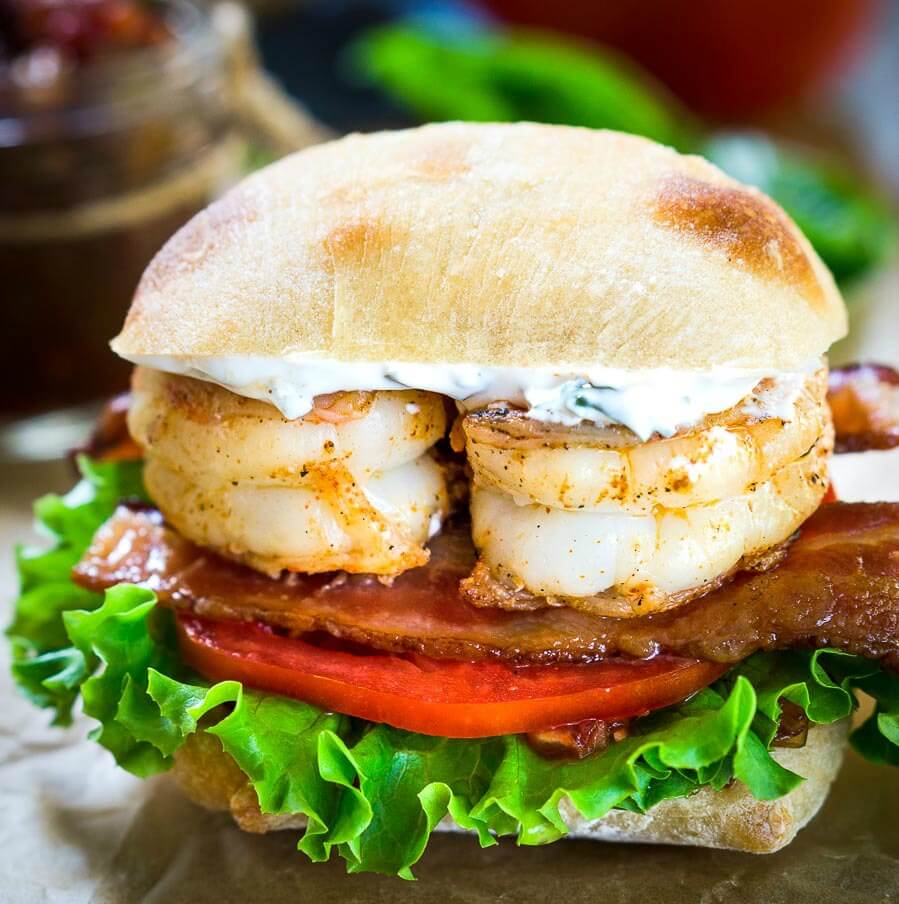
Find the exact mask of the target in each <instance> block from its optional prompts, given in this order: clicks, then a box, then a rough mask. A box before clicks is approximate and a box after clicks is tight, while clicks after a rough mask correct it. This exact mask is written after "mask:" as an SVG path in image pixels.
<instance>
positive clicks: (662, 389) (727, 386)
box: [130, 353, 819, 440]
mask: <svg viewBox="0 0 899 904" xmlns="http://www.w3.org/2000/svg"><path fill="white" fill-rule="evenodd" d="M130 360H131V361H132V362H133V363H134V364H140V365H143V366H145V367H151V368H154V369H156V370H162V371H165V372H167V373H174V374H182V375H184V376H188V377H194V378H196V379H199V380H206V381H208V382H211V383H216V384H218V385H219V386H222V387H224V388H225V389H228V390H230V391H231V392H234V393H236V394H237V395H242V396H247V397H249V398H252V399H260V400H262V401H266V402H271V403H272V404H273V405H275V406H276V407H277V408H278V409H279V410H280V411H281V413H282V414H283V415H284V417H286V418H291V419H292V418H298V417H302V416H303V415H304V414H306V413H307V412H309V411H310V410H311V409H312V400H313V399H314V398H315V396H317V395H324V394H326V393H331V392H351V391H355V390H385V389H421V390H426V391H428V392H436V393H440V394H441V395H445V396H449V397H450V398H452V399H455V400H456V401H457V402H459V403H460V404H461V406H462V407H463V408H467V409H472V408H480V407H483V406H484V405H487V404H489V403H490V402H498V401H502V402H511V403H513V404H518V405H524V406H527V407H528V414H529V415H530V416H531V417H533V418H535V419H536V420H541V421H548V422H552V423H559V424H563V425H566V426H573V425H575V424H578V423H580V422H581V421H585V420H588V421H593V422H595V423H598V424H609V423H617V424H623V425H624V426H626V427H628V428H630V429H631V430H633V432H634V433H636V434H637V436H639V437H640V438H641V439H643V440H646V439H648V438H649V437H650V436H652V435H653V434H654V433H658V434H660V435H662V436H671V435H673V434H674V433H676V432H677V430H678V428H681V427H686V426H690V425H692V424H695V423H698V422H699V421H701V420H702V419H703V418H704V417H705V416H706V415H708V414H715V413H717V412H719V411H726V410H727V409H728V408H732V407H733V406H734V405H736V404H737V403H738V402H740V401H741V400H742V399H746V398H747V397H748V396H750V393H752V390H753V388H754V387H755V386H756V385H757V384H758V383H759V381H761V380H762V379H764V378H766V377H775V378H777V379H778V380H779V381H783V382H784V388H785V393H772V394H770V395H771V396H772V398H771V400H770V401H771V402H772V403H774V402H775V397H776V404H774V405H772V408H776V409H784V408H785V407H786V406H785V402H786V401H787V398H786V397H787V396H790V395H793V394H794V393H796V392H798V391H799V389H800V388H801V385H802V379H803V378H804V377H805V375H806V374H805V372H802V373H796V374H781V373H774V372H771V371H762V370H745V369H738V368H718V369H716V370H714V371H685V370H675V369H671V368H656V369H647V370H622V369H618V368H608V367H588V368H583V367H570V368H569V367H566V366H564V365H560V366H559V367H534V368H528V367H479V366H477V365H473V364H411V363H403V362H397V361H387V362H383V363H374V362H366V361H350V362H346V361H335V360H334V359H331V358H323V357H318V356H316V355H310V354H306V353H293V354H285V355H283V356H281V357H277V358H270V357H254V356H231V357H203V358H178V357H166V356H134V357H130ZM817 366H819V365H818V363H817V362H816V363H815V364H814V365H812V367H813V368H815V367H817ZM765 395H766V394H764V393H762V394H759V395H758V396H753V397H752V399H750V400H749V401H750V403H751V404H752V405H753V414H756V416H759V415H761V414H763V413H767V405H766V399H765V397H764V396H765ZM793 397H795V395H793ZM769 416H772V417H777V416H778V414H777V412H776V411H771V412H770V413H769Z"/></svg>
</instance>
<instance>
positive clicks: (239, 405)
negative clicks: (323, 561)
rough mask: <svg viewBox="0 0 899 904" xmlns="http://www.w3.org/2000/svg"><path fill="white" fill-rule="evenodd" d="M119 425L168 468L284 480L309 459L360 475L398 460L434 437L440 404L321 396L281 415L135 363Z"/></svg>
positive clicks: (378, 395) (297, 475)
mask: <svg viewBox="0 0 899 904" xmlns="http://www.w3.org/2000/svg"><path fill="white" fill-rule="evenodd" d="M128 428H129V430H130V431H131V435H132V436H133V437H134V439H135V440H137V442H138V443H140V445H141V446H142V447H143V448H144V450H145V452H146V453H147V454H148V455H152V456H154V457H157V458H160V459H163V460H165V461H166V462H167V463H168V464H169V466H170V467H172V468H174V469H176V470H181V471H185V472H191V473H195V474H197V475H202V476H203V478H204V479H206V480H208V481H210V482H216V481H219V480H223V481H227V480H256V481H259V480H264V481H267V482H271V483H279V484H284V485H288V486H289V485H291V484H292V483H293V481H294V480H297V479H300V480H301V479H302V477H301V475H302V470H303V467H304V465H305V464H306V463H307V462H312V461H323V460H328V461H332V460H337V461H342V462H344V464H346V466H347V467H348V468H349V470H350V471H351V472H352V473H353V475H354V476H356V477H357V478H359V479H365V478H368V477H370V476H372V475H374V474H377V473H380V472H382V471H389V470H391V469H392V468H395V467H397V466H398V465H402V464H406V463H407V462H410V461H412V460H413V459H415V458H418V457H419V456H420V455H422V454H423V453H424V452H426V451H427V450H428V449H429V448H430V447H431V446H432V445H433V444H434V443H435V442H437V440H438V439H440V437H442V436H443V434H444V432H445V431H446V409H445V407H444V403H443V399H442V397H441V396H439V395H435V394H434V393H429V392H420V391H418V390H408V391H405V390H404V391H391V392H353V393H339V394H332V395H329V396H325V397H320V398H318V399H316V407H315V408H313V410H312V411H310V412H309V414H307V415H306V416H305V417H302V418H297V419H296V420H287V419H286V418H285V417H283V416H282V415H281V413H280V412H279V411H278V409H277V408H275V407H274V406H273V405H269V404H267V403H265V402H259V401H257V400H255V399H248V398H245V397H243V396H239V395H235V394H234V393H231V392H228V391H227V390H225V389H222V388H220V387H218V386H215V385H214V384H212V383H204V382H202V381H200V380H193V379H191V378H189V377H176V376H171V375H169V374H164V373H161V372H160V371H154V370H148V369H145V368H137V370H136V371H135V377H134V385H133V401H132V405H131V410H130V412H129V415H128Z"/></svg>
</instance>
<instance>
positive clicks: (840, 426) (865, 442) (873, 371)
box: [827, 364, 899, 452]
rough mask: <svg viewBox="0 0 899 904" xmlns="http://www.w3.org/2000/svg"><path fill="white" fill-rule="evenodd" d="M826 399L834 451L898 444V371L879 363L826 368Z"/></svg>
mask: <svg viewBox="0 0 899 904" xmlns="http://www.w3.org/2000/svg"><path fill="white" fill-rule="evenodd" d="M827 401H828V403H829V404H830V410H831V412H832V413H833V423H834V428H835V429H836V451H837V452H865V451H867V450H869V449H893V448H895V447H896V446H899V372H897V371H895V370H893V369H892V368H891V367H884V366H883V365H880V364H852V365H849V366H847V367H837V368H835V369H834V370H832V371H831V372H830V377H829V385H828V390H827Z"/></svg>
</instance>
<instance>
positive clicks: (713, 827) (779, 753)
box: [174, 720, 849, 854]
mask: <svg viewBox="0 0 899 904" xmlns="http://www.w3.org/2000/svg"><path fill="white" fill-rule="evenodd" d="M848 729H849V721H848V720H843V721H842V722H838V723H836V724H834V725H819V726H814V727H813V728H812V729H811V730H810V731H809V735H808V743H807V744H806V745H805V747H802V748H800V749H798V750H788V749H778V750H775V751H774V758H775V759H776V760H777V761H778V762H779V763H780V764H781V765H783V766H785V767H786V768H787V769H790V770H792V771H793V772H796V773H797V774H799V775H802V776H804V777H805V779H806V780H805V781H804V782H803V783H802V784H801V785H799V787H798V788H796V789H795V790H794V791H792V792H790V793H789V794H788V795H786V796H785V797H782V798H780V799H779V800H774V801H760V800H756V799H755V798H754V797H753V796H752V795H751V794H750V793H749V791H747V790H746V788H745V787H744V786H743V785H741V784H740V783H739V782H735V783H734V784H732V785H731V786H730V787H728V788H725V789H724V790H723V791H713V790H711V789H709V788H704V789H702V790H701V791H698V792H697V793H696V794H693V795H692V796H690V797H682V798H678V799H675V800H667V801H663V802H662V803H660V804H659V805H658V806H656V807H654V808H653V809H652V810H650V811H649V812H648V813H646V814H639V813H629V812H627V811H624V810H613V811H612V812H611V813H609V814H608V815H606V816H604V817H603V818H602V819H599V820H586V819H584V818H583V817H582V816H581V815H580V814H579V813H578V812H577V811H576V810H575V809H574V808H573V807H571V806H570V805H568V804H567V802H563V804H562V815H563V817H564V819H565V822H566V823H567V825H568V827H569V830H570V833H571V836H572V837H574V838H595V839H597V840H602V841H624V842H644V843H650V844H684V845H695V846H698V847H709V848H725V849H728V850H734V851H747V852H749V853H753V854H768V853H772V852H773V851H777V850H780V849H781V848H782V847H784V846H785V845H787V844H789V843H790V842H791V841H792V840H793V838H794V837H795V836H796V833H797V832H798V831H799V830H800V829H801V828H803V826H805V825H806V823H808V822H809V820H810V819H811V818H812V817H813V816H814V815H815V814H816V813H817V812H818V810H819V809H820V808H821V805H822V804H823V803H824V800H825V798H826V797H827V792H828V791H829V789H830V785H831V783H832V782H833V780H834V778H835V777H836V774H837V772H838V770H839V768H840V764H841V763H842V761H843V753H844V750H845V740H846V734H847V731H848ZM174 775H175V778H176V779H177V781H178V783H179V784H180V785H181V788H182V790H183V791H184V793H185V794H186V795H187V796H188V797H189V798H191V800H193V801H195V802H196V803H198V804H200V805H202V806H204V807H207V808H209V809H212V810H226V811H230V812H231V815H232V816H233V817H234V820H235V821H236V822H237V824H238V825H239V826H240V827H241V828H242V829H244V830H245V831H247V832H270V831H273V830H276V829H295V828H300V827H302V826H303V825H305V818H304V817H302V816H290V815H287V816H269V815H266V814H263V813H261V812H260V811H259V805H258V803H257V801H256V795H255V793H254V792H253V789H252V787H251V786H250V785H249V783H248V780H247V778H246V776H245V775H244V774H243V773H242V772H241V771H240V769H239V768H238V767H237V765H236V764H235V763H234V761H233V760H232V759H231V757H230V756H228V755H227V754H226V753H224V752H223V751H222V748H221V745H220V743H219V741H218V739H217V738H215V737H214V736H212V735H207V734H200V735H194V736H192V737H191V738H190V739H189V740H188V743H187V744H185V746H184V747H182V748H181V750H179V751H178V752H177V753H176V754H175V768H174ZM438 829H439V830H443V831H459V830H458V828H457V827H456V826H455V824H454V823H452V822H451V821H449V820H448V819H445V820H444V821H443V822H442V823H441V824H440V825H439V826H438Z"/></svg>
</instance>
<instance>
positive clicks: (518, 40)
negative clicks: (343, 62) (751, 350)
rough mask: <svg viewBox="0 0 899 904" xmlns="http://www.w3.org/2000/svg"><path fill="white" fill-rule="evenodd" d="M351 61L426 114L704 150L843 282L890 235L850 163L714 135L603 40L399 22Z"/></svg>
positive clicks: (871, 259)
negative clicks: (450, 30)
mask: <svg viewBox="0 0 899 904" xmlns="http://www.w3.org/2000/svg"><path fill="white" fill-rule="evenodd" d="M350 61H351V63H352V65H353V66H354V68H355V69H356V70H357V71H359V72H361V73H362V74H363V75H364V76H365V77H366V78H368V79H369V80H370V81H373V82H374V83H376V84H377V85H379V86H380V87H381V88H382V89H383V90H385V91H386V92H387V93H388V94H389V95H390V96H391V97H392V98H393V99H394V100H395V101H397V102H398V103H400V104H401V105H402V106H404V107H406V108H407V109H409V110H410V111H411V112H413V113H414V114H415V115H416V116H417V117H419V118H420V119H422V120H423V121H429V120H449V119H459V120H474V121H482V122H483V121H490V122H515V121H518V120H532V121H536V122H550V123H561V124H566V125H578V126H588V127H590V128H606V129H617V130H620V131H622V132H632V133H634V134H637V135H644V136H646V137H647V138H652V139H653V140H655V141H658V142H661V143H662V144H667V145H671V146H672V147H675V148H677V149H678V150H680V151H685V152H690V153H698V154H702V155H703V156H705V157H708V159H710V160H711V161H712V162H713V163H716V164H717V165H718V166H720V167H721V168H722V169H723V170H724V171H725V172H727V173H729V174H730V175H732V176H734V177H735V178H737V179H740V180H741V181H743V182H747V183H749V184H751V185H756V186H757V187H758V188H760V189H761V190H762V191H764V192H766V193H767V194H769V195H771V197H773V198H774V199H775V200H776V201H778V202H779V203H780V204H781V206H782V207H783V208H784V209H785V210H786V211H787V213H789V214H790V216H791V217H793V219H794V220H795V221H796V223H797V224H798V225H799V227H800V229H802V231H803V232H804V233H805V234H806V235H807V236H808V238H809V241H811V243H812V244H813V245H814V247H815V249H816V250H817V252H818V253H819V254H820V255H821V258H822V259H823V260H824V262H825V263H826V264H827V265H828V267H830V269H831V270H832V271H833V273H834V276H835V277H836V278H837V279H838V280H839V281H840V282H842V283H846V282H849V281H851V280H852V279H855V278H857V277H859V276H861V275H863V274H864V273H866V272H868V271H869V270H871V269H872V268H874V267H875V266H877V265H878V264H880V263H881V262H882V261H883V260H884V259H885V258H886V256H887V255H888V254H889V253H890V251H891V250H892V249H893V248H894V247H895V245H896V237H897V230H896V222H895V218H894V215H893V213H892V211H891V210H890V208H889V206H888V205H887V204H886V203H885V202H884V201H883V200H882V199H881V198H880V197H879V196H878V195H877V194H876V193H875V192H874V191H873V190H872V189H871V188H870V187H869V186H868V185H866V184H865V183H864V182H863V181H862V180H861V179H859V177H858V176H857V175H855V174H854V173H852V172H851V171H850V170H848V169H846V168H845V167H843V166H840V165H839V164H838V163H835V162H833V161H830V160H824V159H823V158H820V157H818V156H816V155H813V154H811V153H809V152H807V151H803V150H800V149H798V148H794V147H787V146H784V145H780V144H775V143H774V142H772V141H771V140H770V139H767V138H765V137H764V136H761V135H756V134H744V133H727V132H725V133H718V134H712V135H709V134H708V132H706V131H705V130H704V129H703V128H702V126H701V124H700V123H699V122H698V121H697V120H696V119H695V118H693V116H692V115H691V114H689V113H687V112H686V111H685V109H684V108H683V107H682V106H681V105H680V103H679V102H678V101H677V100H675V99H674V98H673V97H671V96H670V95H668V94H667V92H665V91H664V89H662V88H661V87H660V86H658V85H657V84H656V83H654V82H653V81H651V80H650V78H649V77H648V76H646V75H645V74H644V73H643V72H642V71H641V70H640V69H638V68H637V67H636V66H634V65H633V64H631V63H630V62H628V61H626V60H624V59H622V58H620V57H618V56H617V55H614V54H611V53H610V52H607V51H606V50H603V49H600V48H597V47H591V46H588V45H581V44H576V43H573V42H571V41H570V40H567V39H564V40H563V39H560V38H559V39H557V38H555V37H549V36H547V35H544V34H538V33H534V32H521V31H516V30H511V31H477V32H474V33H471V34H466V35H465V36H464V37H458V36H457V37H452V38H448V37H444V36H440V35H437V34H435V33H433V32H431V31H430V30H427V29H424V28H421V27H415V26H411V25H402V24H401V25H390V26H386V27H381V28H376V29H373V30H371V31H369V32H367V33H365V34H364V35H363V36H362V37H361V38H360V39H359V40H358V41H357V43H356V44H355V45H353V47H352V48H351V53H350Z"/></svg>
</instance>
